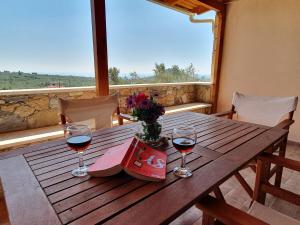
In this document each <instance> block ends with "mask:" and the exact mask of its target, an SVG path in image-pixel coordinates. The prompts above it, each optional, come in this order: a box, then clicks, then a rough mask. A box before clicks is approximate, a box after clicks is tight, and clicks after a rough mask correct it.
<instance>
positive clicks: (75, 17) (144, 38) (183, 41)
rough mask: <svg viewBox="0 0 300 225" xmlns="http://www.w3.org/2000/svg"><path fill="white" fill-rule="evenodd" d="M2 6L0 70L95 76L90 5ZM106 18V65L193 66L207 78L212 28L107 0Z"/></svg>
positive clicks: (33, 1)
mask: <svg viewBox="0 0 300 225" xmlns="http://www.w3.org/2000/svg"><path fill="white" fill-rule="evenodd" d="M1 4H2V5H1V13H0V26H1V28H2V29H1V30H0V40H1V42H0V49H1V51H0V62H1V65H0V70H1V71H3V70H9V71H19V70H20V71H23V72H27V73H33V72H37V73H42V74H48V75H60V74H62V75H75V76H87V77H90V76H94V65H93V64H94V62H93V46H92V43H93V41H92V27H91V15H90V3H89V1H81V0H66V1H63V2H61V1H60V0H44V1H43V2H40V1H38V0H27V1H26V2H19V1H16V0H10V1H9V0H5V1H4V2H2V3H1ZM106 14H107V36H108V57H109V67H117V68H119V69H120V71H121V74H129V73H130V72H137V73H138V74H152V73H153V68H154V64H155V63H161V62H162V63H165V65H166V67H170V66H172V65H178V66H179V67H181V68H185V67H187V66H188V65H189V64H190V63H193V65H194V66H195V68H196V73H197V74H201V75H202V74H203V75H204V74H205V75H210V73H211V60H212V59H211V57H212V46H213V38H212V30H211V25H209V24H192V23H191V22H190V21H189V19H188V16H187V15H184V14H182V13H179V12H176V11H174V10H170V9H167V8H165V7H162V6H159V5H156V4H154V3H151V2H149V1H140V0H131V1H129V2H126V3H125V1H121V2H120V1H118V0H109V1H106ZM201 18H214V13H213V12H209V13H206V14H205V15H203V16H201ZM137 19H138V20H137ZM20 34H21V35H20ZM74 71H76V72H74Z"/></svg>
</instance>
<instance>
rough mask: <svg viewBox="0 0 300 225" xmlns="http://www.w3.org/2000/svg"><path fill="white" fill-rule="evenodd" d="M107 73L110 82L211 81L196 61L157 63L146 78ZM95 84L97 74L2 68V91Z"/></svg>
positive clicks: (130, 74) (115, 83) (115, 71)
mask: <svg viewBox="0 0 300 225" xmlns="http://www.w3.org/2000/svg"><path fill="white" fill-rule="evenodd" d="M108 75H109V82H110V84H111V85H117V84H143V83H174V82H191V81H209V79H210V78H209V77H208V76H202V77H199V76H198V75H197V74H196V70H195V68H194V66H193V64H190V65H189V66H188V67H186V68H180V67H179V66H177V65H174V66H172V67H170V68H167V67H166V66H165V64H164V63H160V64H157V63H156V64H155V67H154V69H153V75H152V76H146V77H143V76H141V75H139V74H138V73H137V72H132V73H129V74H128V75H121V73H120V69H118V68H116V67H111V68H109V70H108ZM93 85H95V78H94V77H83V76H72V75H48V74H38V73H24V72H22V71H18V72H10V71H0V90H10V89H29V88H47V87H82V86H93Z"/></svg>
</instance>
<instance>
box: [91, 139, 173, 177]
mask: <svg viewBox="0 0 300 225" xmlns="http://www.w3.org/2000/svg"><path fill="white" fill-rule="evenodd" d="M166 161H167V155H166V153H165V152H161V151H158V150H156V149H153V148H151V147H150V146H148V145H146V144H145V143H142V142H141V141H139V140H137V139H136V138H131V139H129V140H128V141H126V142H125V143H124V144H122V145H119V146H116V147H112V148H110V149H108V150H107V152H106V153H105V154H104V155H103V156H101V157H100V158H98V159H97V160H96V162H95V163H94V164H93V165H92V166H90V167H89V170H88V173H89V174H90V175H91V176H95V177H103V176H111V175H114V174H117V173H119V172H121V170H124V171H125V172H126V173H128V174H130V175H131V176H133V177H136V178H139V179H142V180H150V181H160V180H164V179H165V178H166Z"/></svg>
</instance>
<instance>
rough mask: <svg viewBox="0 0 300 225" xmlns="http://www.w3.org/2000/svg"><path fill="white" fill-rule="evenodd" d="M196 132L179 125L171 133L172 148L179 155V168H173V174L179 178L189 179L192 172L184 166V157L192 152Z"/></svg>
mask: <svg viewBox="0 0 300 225" xmlns="http://www.w3.org/2000/svg"><path fill="white" fill-rule="evenodd" d="M196 139H197V136H196V131H195V128H194V127H192V126H185V125H181V126H178V127H175V128H174V129H173V133H172V143H173V146H174V147H175V148H176V149H177V150H178V151H179V152H180V153H181V155H182V163H181V166H177V167H175V168H174V170H173V172H174V173H175V175H177V176H179V177H190V176H192V175H193V174H192V171H191V170H190V169H189V168H188V167H187V166H186V165H185V156H186V155H187V154H188V153H189V152H191V151H192V149H193V148H194V146H195V144H196Z"/></svg>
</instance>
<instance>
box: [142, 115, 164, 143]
mask: <svg viewBox="0 0 300 225" xmlns="http://www.w3.org/2000/svg"><path fill="white" fill-rule="evenodd" d="M162 126H163V118H162V117H159V118H158V119H157V120H156V121H154V122H146V121H139V128H138V134H137V135H138V137H139V138H140V139H141V141H143V142H145V143H148V144H155V143H157V142H159V141H160V139H161V133H162Z"/></svg>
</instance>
